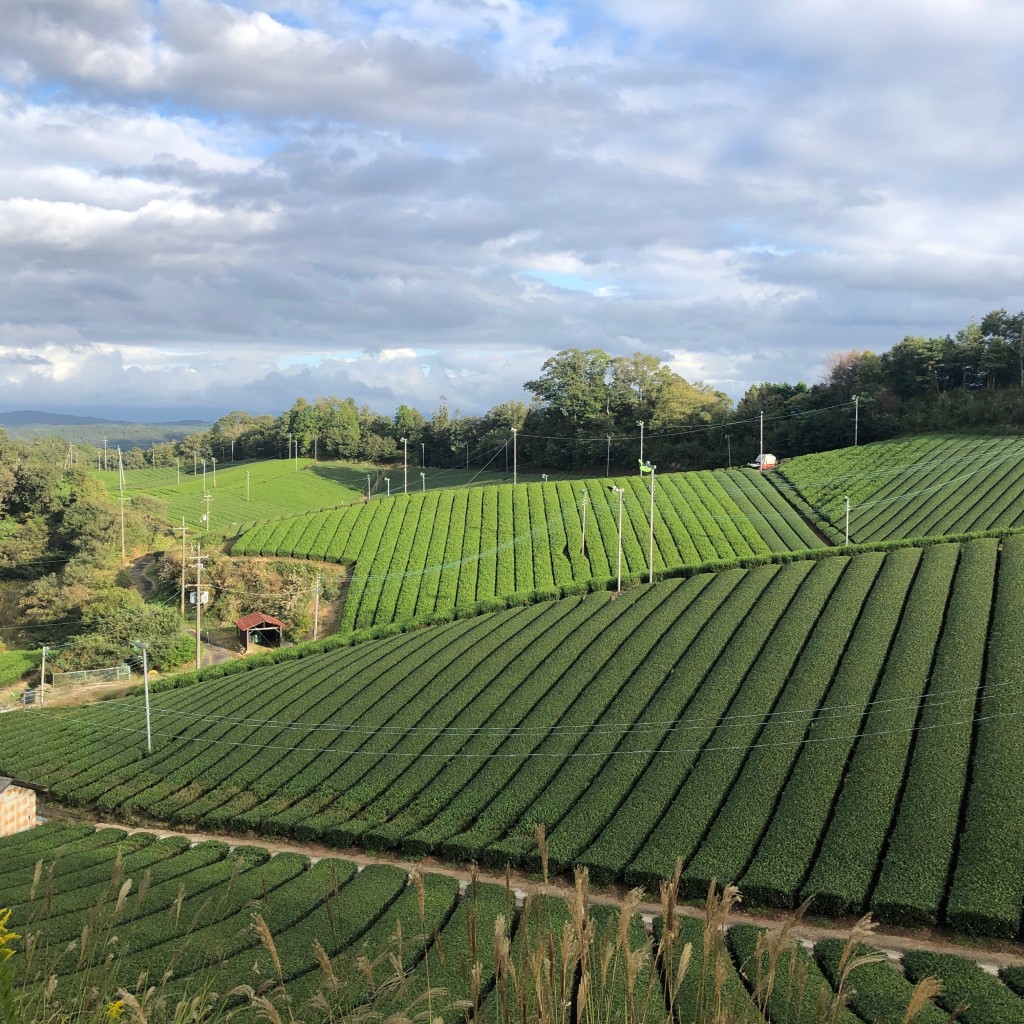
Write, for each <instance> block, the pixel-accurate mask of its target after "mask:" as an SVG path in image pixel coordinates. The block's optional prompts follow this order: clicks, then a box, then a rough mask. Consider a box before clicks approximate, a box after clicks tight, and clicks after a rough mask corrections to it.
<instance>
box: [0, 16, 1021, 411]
mask: <svg viewBox="0 0 1024 1024" xmlns="http://www.w3.org/2000/svg"><path fill="white" fill-rule="evenodd" d="M4 21H5V30H4V32H3V34H2V36H0V156H2V159H0V303H2V310H3V312H2V313H0V382H2V389H0V407H3V408H7V409H14V408H24V407H32V408H43V409H62V410H66V411H69V412H85V413H100V414H103V415H112V416H116V418H119V419H126V418H134V417H137V416H140V415H142V414H144V415H145V417H146V418H159V419H168V418H173V417H176V416H179V415H199V416H210V417H215V416H217V415H220V414H221V413H223V412H225V411H227V410H229V409H232V408H244V409H247V410H249V411H251V412H254V413H255V412H278V411H280V410H281V409H282V408H284V407H286V406H288V405H290V404H291V402H292V400H293V399H294V398H295V397H296V396H297V395H300V394H302V395H305V396H307V397H309V398H312V397H315V396H317V395H321V394H336V395H339V396H348V395H351V396H352V397H354V398H355V399H356V400H357V401H358V402H360V403H362V402H368V403H369V404H370V405H371V406H373V407H375V408H377V409H380V410H381V411H391V410H392V409H393V408H394V407H395V405H397V404H398V403H400V402H407V403H409V404H413V405H416V406H418V407H419V408H421V409H422V410H424V411H425V412H429V410H431V409H432V408H436V406H437V404H438V398H439V396H440V395H441V394H444V395H446V396H447V397H448V402H449V405H450V407H452V408H460V409H462V410H463V411H465V412H483V411H484V410H486V409H487V408H488V407H489V406H490V405H492V404H494V403H496V402H499V401H503V400H505V399H507V398H512V397H522V390H521V385H522V382H523V381H525V380H527V379H529V378H531V377H535V376H537V375H538V374H539V372H540V367H541V364H542V363H543V361H544V359H545V358H547V357H548V356H549V355H551V354H553V353H554V352H555V351H557V350H559V349H562V348H566V347H569V346H579V347H599V348H603V349H605V350H606V351H608V352H610V353H612V354H626V353H631V352H633V351H637V350H642V351H645V352H651V353H654V354H656V355H659V356H660V357H662V358H663V359H665V360H667V361H669V362H670V363H671V365H672V366H673V368H674V369H676V370H677V371H678V372H680V373H681V374H683V376H685V377H687V378H688V379H691V380H694V379H703V380H705V381H708V382H709V383H711V384H713V385H714V386H716V387H718V388H720V389H722V390H724V391H726V392H728V393H729V394H731V395H732V396H733V397H738V396H739V395H740V394H742V392H743V391H744V390H745V389H746V387H747V386H748V385H749V384H750V383H752V382H755V381H760V380H797V379H805V380H810V379H814V378H815V377H816V376H817V374H818V373H819V372H820V370H821V369H822V368H823V366H824V362H825V358H826V355H827V353H828V351H829V350H836V349H848V348H854V347H856V348H873V349H875V350H881V349H884V348H887V347H888V346H889V345H891V344H892V343H894V342H896V341H898V340H899V339H900V338H901V337H902V336H903V335H904V334H906V333H926V334H927V333H931V334H941V333H945V332H946V331H950V330H955V329H956V328H957V327H959V326H962V325H963V324H964V323H966V322H967V321H968V320H969V319H970V318H971V317H980V316H981V315H983V314H984V313H985V312H986V311H987V310H989V309H992V308H996V307H999V306H1004V307H1006V308H1008V309H1017V308H1020V306H1021V305H1022V301H1024V300H1022V299H1021V297H1020V282H1021V279H1022V270H1024V259H1022V256H1021V246H1020V241H1019V240H1020V239H1021V238H1022V237H1024V210H1022V198H1021V191H1020V186H1019V182H1020V181H1021V179H1022V174H1021V171H1022V155H1024V152H1022V148H1024V142H1022V141H1021V140H1022V139H1024V133H1022V131H1021V128H1022V124H1021V120H1022V114H1021V109H1020V104H1019V102H1018V101H1019V97H1020V96H1021V95H1022V88H1021V87H1022V82H1021V77H1022V70H1021V61H1020V60H1019V55H1020V53H1021V52H1022V50H1024V7H1021V6H1020V5H1018V4H1016V3H1009V2H996V0H965V2H953V0H932V2H928V3H925V2H923V0H901V2H900V3H898V4H892V3H891V2H889V3H883V2H866V3H860V4H849V3H840V2H827V0H803V2H796V0H792V2H787V3H785V4H783V5H766V4H763V3H756V2H742V0H741V2H737V3H734V4H729V5H724V8H723V5H719V4H714V3H712V2H710V0H708V2H701V0H629V2H626V0H590V2H587V3H578V4H574V3H558V2H537V3H533V4H530V3H525V2H518V0H449V2H444V0H421V2H416V0H414V2H410V3H387V2H369V3H364V4H358V5H349V4H338V3H335V2H331V3H327V2H319V0H295V2H294V3H291V4H287V5H281V6H276V5H274V4H271V3H267V2H265V0H264V2H259V3H236V4H233V5H229V4H223V3H213V2H207V0H169V2H168V0H165V2H162V3H155V2H154V3H151V2H143V0H34V2H33V3H31V4H24V3H13V2H12V3H9V4H5V5H4Z"/></svg>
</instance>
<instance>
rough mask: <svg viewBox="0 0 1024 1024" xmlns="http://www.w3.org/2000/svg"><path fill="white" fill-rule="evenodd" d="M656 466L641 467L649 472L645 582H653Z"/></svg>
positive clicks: (642, 470) (648, 464)
mask: <svg viewBox="0 0 1024 1024" xmlns="http://www.w3.org/2000/svg"><path fill="white" fill-rule="evenodd" d="M657 468H658V467H657V466H652V465H651V464H650V462H648V463H647V465H646V467H643V468H642V469H641V472H644V471H646V472H649V473H650V474H651V539H650V541H649V542H648V546H647V582H648V583H653V582H654V471H655V470H656V469H657Z"/></svg>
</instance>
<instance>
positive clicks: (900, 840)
mask: <svg viewBox="0 0 1024 1024" xmlns="http://www.w3.org/2000/svg"><path fill="white" fill-rule="evenodd" d="M1022 602H1024V535H1021V536H1014V537H1011V538H1009V539H1007V540H1006V541H1005V542H1004V543H1003V544H1002V545H1001V546H1000V545H999V544H998V542H997V541H995V540H979V541H972V542H969V543H966V544H964V545H963V546H960V545H955V544H936V545H934V546H931V547H927V548H924V549H920V548H913V547H911V548H903V549H899V550H894V551H892V552H889V553H881V552H874V553H867V554H860V555H856V556H852V557H850V556H845V555H843V554H841V553H838V552H836V553H831V552H830V553H829V554H828V555H827V556H825V557H822V558H820V559H819V560H817V561H811V560H807V561H793V562H789V563H787V564H784V565H778V564H771V565H764V566H760V567H758V568H753V569H747V570H742V569H729V570H725V571H722V572H718V573H706V574H700V575H696V576H692V577H690V578H688V579H685V580H683V579H677V580H671V581H666V582H664V583H660V584H656V585H655V586H653V587H645V588H638V589H636V590H632V591H627V592H625V593H623V595H621V596H620V597H619V598H618V599H615V598H614V596H613V595H612V594H609V593H595V594H591V595H589V596H587V597H585V598H584V597H576V598H569V599H565V600H561V601H556V602H546V603H541V604H536V605H532V606H530V607H525V608H517V609H513V610H509V611H504V612H500V613H491V614H487V615H482V616H479V617H477V618H473V619H469V620H463V621H456V622H452V623H449V624H448V625H444V626H437V627H432V628H422V629H418V630H414V631H412V632H409V633H404V634H401V635H399V636H397V637H393V638H389V639H381V640H376V641H370V642H366V643H363V644H360V645H358V646H355V647H351V648H348V649H345V650H340V651H335V652H332V653H329V654H316V655H314V654H309V655H307V656H306V657H303V658H301V659H296V660H293V661H290V662H282V663H281V664H278V665H268V666H265V667H262V668H253V669H252V670H251V671H243V672H239V673H237V674H235V675H230V676H224V677H223V678H221V679H211V680H209V681H208V682H199V683H194V684H191V685H188V686H184V687H182V688H180V689H171V690H166V691H164V692H160V693H158V694H156V695H155V696H154V698H153V729H154V738H155V751H154V753H153V755H152V756H151V757H144V756H143V755H142V753H141V751H140V744H141V742H142V737H143V736H144V732H143V729H144V718H143V708H142V704H141V700H140V699H139V698H128V699H122V700H117V701H109V702H106V703H104V704H101V705H95V706H91V707H87V708H81V709H77V710H74V711H67V712H58V711H47V712H41V713H39V712H32V713H25V714H19V715H5V716H0V772H3V773H6V774H9V775H13V776H15V777H21V778H28V779H31V780H33V781H38V782H41V783H44V784H47V785H49V786H51V788H52V792H53V794H54V795H55V796H56V797H57V798H59V799H61V800H64V801H67V802H69V803H72V804H87V805H95V806H96V807H98V808H99V809H101V810H103V811H104V812H107V813H112V814H116V815H121V816H125V817H128V818H130V817H131V816H132V815H145V816H148V817H152V818H155V819H159V820H164V821H170V822H173V823H175V824H178V825H186V824H188V825H192V824H195V825H199V826H202V827H204V828H208V829H225V828H226V829H254V830H258V831H260V832H263V833H266V834H280V835H294V836H298V837H302V838H307V839H318V840H323V841H326V842H328V843H330V844H334V845H337V846H346V845H348V844H351V843H355V842H358V843H362V844H365V845H367V846H369V847H371V848H395V849H399V850H402V851H404V852H406V853H410V854H421V853H427V852H433V853H436V854H440V855H442V856H446V857H450V858H453V859H456V860H460V861H461V860H467V859H471V858H472V859H476V860H478V861H481V862H484V863H487V864H493V865H504V864H505V863H506V862H507V861H510V862H512V863H514V864H519V865H523V866H525V867H529V868H536V867H537V864H538V861H537V852H536V850H535V848H534V826H535V823H537V822H542V823H543V824H544V825H545V826H546V828H547V833H548V847H549V851H550V856H551V861H552V864H553V865H554V866H555V867H556V868H558V869H559V870H563V869H567V868H569V867H570V866H571V865H573V864H576V863H580V864H586V865H588V866H589V867H590V869H591V873H592V875H593V876H594V877H595V879H597V880H599V881H612V880H616V879H624V880H625V881H626V882H628V883H630V884H636V883H639V884H643V885H646V886H648V887H656V885H657V883H658V881H659V880H660V879H662V878H664V877H666V876H668V875H669V874H671V872H672V870H673V866H674V864H675V861H676V858H677V857H681V858H682V860H683V874H682V881H681V884H682V887H683V890H684V891H685V892H686V893H687V894H688V895H696V896H699V895H701V894H702V893H703V892H705V891H706V889H707V885H708V882H709V879H711V878H712V877H717V878H718V879H719V880H733V881H736V882H738V883H739V884H740V885H741V886H742V888H743V890H744V892H745V893H746V895H747V897H748V898H749V899H753V900H756V901H758V902H761V903H766V904H772V905H779V906H793V905H795V904H796V903H798V902H799V901H801V900H802V899H804V898H806V897H808V896H812V895H813V896H814V897H815V901H816V906H817V908H818V909H819V910H821V911H824V912H829V913H835V914H844V913H851V912H860V911H861V910H864V909H867V908H872V909H874V910H875V911H876V913H878V914H879V915H880V916H882V917H884V918H885V919H886V920H892V921H900V922H908V923H917V922H936V921H938V922H947V923H949V924H951V925H953V926H954V927H956V928H958V929H961V930H964V931H969V932H970V931H973V932H980V933H989V934H998V935H1008V936H1012V935H1016V934H1017V933H1018V930H1019V927H1020V917H1021V909H1022V904H1024V789H1022V787H1020V786H1018V785H1016V784H1015V782H1013V781H1011V780H1018V779H1019V778H1020V777H1021V775H1022V772H1024V747H1022V746H1021V744H1020V743H1019V742H1018V738H1017V729H1018V724H1019V716H1020V715H1021V713H1022V712H1024V703H1022V701H1024V698H1022V694H1021V690H1020V686H1019V679H1018V677H1019V672H1020V668H1019V666H1020V664H1021V663H1022V655H1024V634H1022V633H1021V631H1020V630H1019V628H1018V620H1019V610H1020V608H1021V607H1022Z"/></svg>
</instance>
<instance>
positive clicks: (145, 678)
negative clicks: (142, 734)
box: [132, 641, 153, 754]
mask: <svg viewBox="0 0 1024 1024" xmlns="http://www.w3.org/2000/svg"><path fill="white" fill-rule="evenodd" d="M132 646H133V647H139V648H141V649H142V689H143V692H144V693H145V695H146V753H147V754H152V753H153V732H152V729H151V728H150V724H149V657H148V654H149V644H137V643H135V642H134V641H133V643H132Z"/></svg>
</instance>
